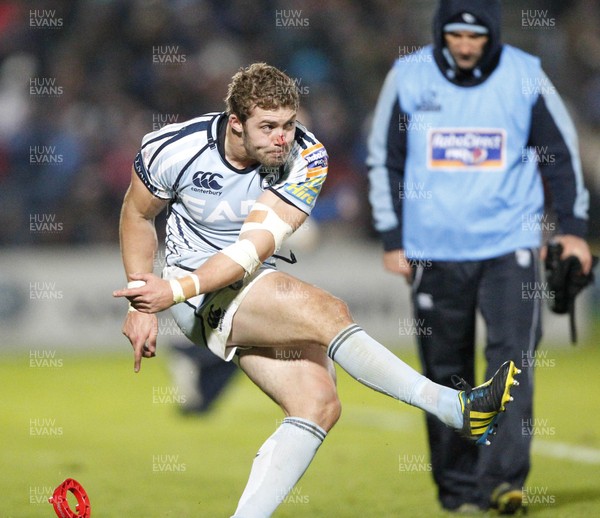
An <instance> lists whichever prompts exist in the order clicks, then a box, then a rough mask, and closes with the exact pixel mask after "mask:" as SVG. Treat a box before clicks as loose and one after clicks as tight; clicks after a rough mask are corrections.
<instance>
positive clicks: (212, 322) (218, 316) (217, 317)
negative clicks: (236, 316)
mask: <svg viewBox="0 0 600 518" xmlns="http://www.w3.org/2000/svg"><path fill="white" fill-rule="evenodd" d="M224 314H225V311H223V308H215V306H214V304H213V305H211V306H210V308H209V310H208V315H207V317H206V322H207V324H208V325H209V326H210V327H211V328H212V329H217V327H219V328H220V324H221V320H222V319H223V315H224Z"/></svg>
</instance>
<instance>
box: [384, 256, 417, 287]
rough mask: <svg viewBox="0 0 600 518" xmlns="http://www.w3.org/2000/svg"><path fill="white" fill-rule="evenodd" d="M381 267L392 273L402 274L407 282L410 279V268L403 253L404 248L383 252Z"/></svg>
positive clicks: (409, 281)
mask: <svg viewBox="0 0 600 518" xmlns="http://www.w3.org/2000/svg"><path fill="white" fill-rule="evenodd" d="M383 267H384V268H385V269H386V270H387V271H388V272H392V273H397V274H399V275H403V276H404V278H405V279H406V282H407V283H409V284H410V283H411V280H412V268H411V266H410V263H409V262H408V259H407V258H406V256H405V255H404V250H390V251H388V252H384V253H383Z"/></svg>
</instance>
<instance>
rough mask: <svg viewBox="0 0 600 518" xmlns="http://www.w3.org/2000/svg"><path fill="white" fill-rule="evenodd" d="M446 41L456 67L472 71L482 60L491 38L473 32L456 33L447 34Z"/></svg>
mask: <svg viewBox="0 0 600 518" xmlns="http://www.w3.org/2000/svg"><path fill="white" fill-rule="evenodd" d="M444 41H445V43H446V47H447V48H448V50H449V51H450V54H452V57H453V58H454V61H455V62H456V66H458V68H460V69H461V70H472V69H473V68H474V67H475V66H477V63H479V60H480V59H481V58H482V56H483V53H484V52H485V46H486V44H487V42H488V41H489V37H488V36H487V35H486V34H477V33H475V32H471V31H456V32H447V33H445V34H444Z"/></svg>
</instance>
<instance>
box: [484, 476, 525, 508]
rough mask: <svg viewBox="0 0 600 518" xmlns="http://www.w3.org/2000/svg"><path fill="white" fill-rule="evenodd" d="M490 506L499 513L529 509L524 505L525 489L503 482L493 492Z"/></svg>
mask: <svg viewBox="0 0 600 518" xmlns="http://www.w3.org/2000/svg"><path fill="white" fill-rule="evenodd" d="M490 507H491V508H492V509H497V510H498V513H499V514H516V513H517V512H518V511H519V510H522V511H524V512H525V511H527V508H526V507H524V505H523V490H522V489H521V488H520V487H514V486H511V485H510V484H509V483H508V482H503V483H502V484H500V485H499V486H498V487H497V488H496V489H494V491H493V492H492V496H491V498H490Z"/></svg>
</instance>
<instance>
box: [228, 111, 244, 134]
mask: <svg viewBox="0 0 600 518" xmlns="http://www.w3.org/2000/svg"><path fill="white" fill-rule="evenodd" d="M229 125H230V126H231V129H232V130H233V131H234V132H235V133H237V134H240V133H242V132H243V131H244V125H243V124H242V121H241V120H240V118H239V117H238V116H237V115H236V114H235V113H231V114H230V115H229Z"/></svg>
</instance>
